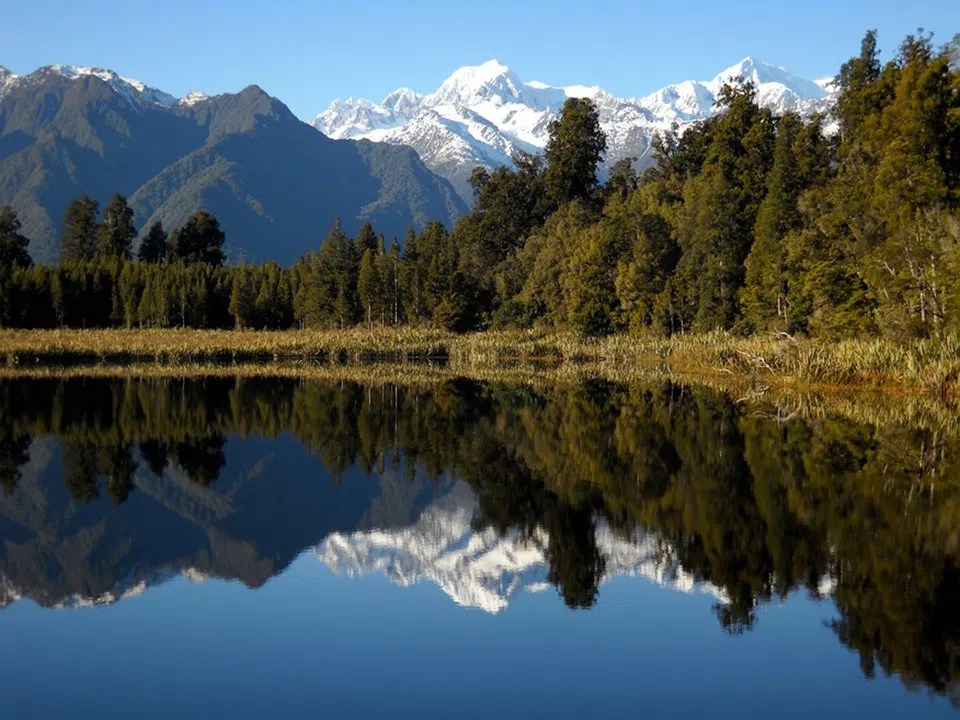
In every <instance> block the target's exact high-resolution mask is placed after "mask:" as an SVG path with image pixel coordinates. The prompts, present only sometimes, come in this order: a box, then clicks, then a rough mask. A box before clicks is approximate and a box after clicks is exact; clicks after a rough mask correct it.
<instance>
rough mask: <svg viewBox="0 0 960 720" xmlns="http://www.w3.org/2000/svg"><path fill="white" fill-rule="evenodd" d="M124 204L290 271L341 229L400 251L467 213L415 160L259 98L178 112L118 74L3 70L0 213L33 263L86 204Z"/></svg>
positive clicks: (197, 103) (250, 91) (172, 102)
mask: <svg viewBox="0 0 960 720" xmlns="http://www.w3.org/2000/svg"><path fill="white" fill-rule="evenodd" d="M84 192H86V193H88V194H90V195H91V196H93V197H95V198H96V199H98V200H100V202H101V206H103V205H104V204H105V203H106V201H107V200H108V199H109V197H110V195H111V194H112V193H114V192H120V193H123V194H124V195H127V196H128V197H129V200H130V204H131V206H132V207H133V208H134V210H135V213H136V222H137V224H138V225H139V226H141V227H146V226H148V225H149V224H150V223H152V222H153V221H154V220H161V221H162V222H163V224H164V226H166V227H167V228H172V227H175V226H178V225H180V224H182V223H183V222H184V220H185V219H186V218H187V217H188V216H189V215H190V213H192V212H193V211H195V210H197V209H199V208H201V207H203V208H206V209H208V210H210V211H211V212H213V213H214V214H215V215H216V216H217V217H218V218H219V219H220V222H221V226H222V227H223V229H224V230H225V231H226V233H227V250H228V255H229V256H230V257H232V258H233V259H238V258H245V259H249V260H254V261H260V260H268V259H273V260H277V261H279V262H281V263H289V262H291V261H293V260H294V259H296V258H297V257H298V256H299V255H301V254H302V253H304V252H305V251H307V250H309V249H311V248H315V247H317V246H318V244H319V243H320V241H321V239H322V238H323V236H324V235H325V234H326V232H327V230H328V228H329V227H330V225H331V223H332V222H333V220H334V218H335V217H340V218H341V220H342V222H343V225H344V227H345V229H346V230H347V231H348V232H352V231H354V230H356V228H357V227H358V226H359V224H360V222H361V221H362V220H364V219H369V220H371V221H372V222H373V223H374V225H375V227H376V228H377V230H378V231H381V232H383V233H384V234H386V235H387V237H388V238H390V237H391V236H393V235H398V236H400V237H401V238H402V237H403V235H404V233H405V231H406V228H407V226H408V225H410V224H413V225H415V226H421V225H423V224H424V223H426V222H427V221H428V220H432V219H440V220H442V221H444V222H445V223H447V224H448V225H449V224H452V222H453V221H454V220H455V219H456V218H457V217H458V216H459V215H460V214H462V213H464V212H465V211H466V209H467V208H466V205H465V203H464V202H463V201H462V200H461V199H460V198H459V197H458V196H457V194H456V193H455V192H454V190H453V188H452V187H451V185H450V184H449V183H448V182H447V181H446V180H444V179H442V178H440V177H438V176H436V175H434V174H433V173H432V172H431V171H430V170H428V169H427V168H426V166H425V165H424V164H423V163H422V162H421V161H420V159H419V157H418V156H417V154H416V153H415V152H414V151H413V150H412V149H410V148H407V147H402V146H396V145H387V144H381V143H374V142H369V141H353V140H331V139H329V138H327V137H325V136H324V135H323V134H322V133H320V132H318V131H317V130H316V129H314V128H313V127H311V126H309V125H307V124H305V123H303V122H301V121H300V120H298V119H297V118H296V117H295V116H294V115H293V113H291V112H290V110H289V109H288V108H287V107H286V106H285V105H284V104H283V103H281V102H280V101H279V100H277V99H275V98H273V97H270V96H269V95H267V94H266V93H265V92H264V91H263V90H261V89H260V88H258V87H256V86H250V87H247V88H245V89H244V90H242V91H241V92H239V93H236V94H224V95H218V96H215V97H206V96H202V95H197V94H191V95H189V96H187V98H184V99H182V100H178V99H176V98H174V97H172V96H170V95H167V94H166V93H163V92H161V91H159V90H155V89H153V88H149V87H146V86H145V85H143V84H142V83H139V82H137V81H135V80H130V79H127V78H123V77H121V76H119V75H117V74H116V73H114V72H112V71H108V70H98V69H92V68H77V67H69V66H50V67H46V68H41V69H40V70H37V71H36V72H34V73H32V74H30V75H27V76H24V77H17V76H14V75H12V74H11V73H10V72H9V71H7V70H5V69H3V68H0V205H3V204H10V205H12V206H13V207H14V209H15V210H16V211H17V213H18V214H19V216H20V218H21V220H22V222H23V226H24V234H25V235H27V236H28V237H30V238H31V245H30V252H31V254H32V255H33V257H34V259H35V260H37V261H41V262H53V261H55V260H56V258H57V254H58V245H59V241H58V238H59V226H60V221H61V218H62V216H63V213H64V210H65V209H66V207H67V204H68V203H69V202H70V200H71V199H72V198H74V197H76V196H77V195H79V194H81V193H84Z"/></svg>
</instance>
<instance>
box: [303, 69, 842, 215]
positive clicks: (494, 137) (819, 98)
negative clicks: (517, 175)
mask: <svg viewBox="0 0 960 720" xmlns="http://www.w3.org/2000/svg"><path fill="white" fill-rule="evenodd" d="M737 77H743V78H744V79H746V80H750V81H752V82H753V83H754V85H755V86H756V88H757V97H758V99H759V101H760V103H761V104H762V105H763V106H765V107H769V108H770V109H772V110H773V111H774V112H777V113H783V112H786V111H788V110H794V111H797V112H801V113H810V112H813V111H820V110H825V109H827V107H828V104H829V98H830V88H829V85H827V84H825V83H823V82H820V83H817V82H812V81H809V80H805V79H803V78H800V77H797V76H796V75H793V74H791V73H790V72H788V71H787V70H785V69H783V68H780V67H775V66H772V65H767V64H764V63H760V62H758V61H756V60H754V59H753V58H749V57H747V58H744V59H743V60H741V61H740V62H739V63H737V64H736V65H733V66H731V67H729V68H727V69H726V70H724V71H723V72H721V73H719V74H718V75H716V76H715V77H714V78H713V79H712V80H708V81H685V82H681V83H678V84H675V85H669V86H667V87H665V88H661V89H660V90H657V91H656V92H653V93H651V94H649V95H647V96H645V97H642V98H639V99H637V98H617V97H615V96H613V95H611V94H610V93H608V92H606V91H605V90H603V89H602V88H600V87H595V86H584V85H571V86H566V87H558V86H552V85H548V84H546V83H543V82H523V81H522V80H520V79H519V78H518V77H517V75H516V74H514V72H513V71H511V70H510V68H509V67H507V66H506V65H504V64H502V63H500V62H499V61H497V60H489V61H487V62H485V63H483V64H481V65H476V66H468V67H462V68H460V69H459V70H456V71H455V72H454V73H453V74H452V75H451V76H450V77H449V78H447V79H446V80H445V81H444V82H443V83H442V84H441V85H440V87H439V88H438V89H437V90H436V91H435V92H433V93H430V94H428V95H421V94H419V93H416V92H414V91H412V90H409V89H407V88H401V89H399V90H396V91H394V92H392V93H390V94H389V95H388V96H387V97H386V98H385V99H384V100H383V101H382V102H381V103H375V102H372V101H370V100H362V99H352V98H348V99H347V100H335V101H334V102H333V103H332V104H331V105H330V106H329V107H328V108H327V109H326V110H324V111H323V112H322V113H321V114H320V115H318V116H317V117H316V118H315V119H314V121H313V124H314V126H315V127H316V128H317V129H319V130H320V131H321V132H323V133H325V134H326V135H329V136H330V137H333V138H353V139H361V138H366V139H369V140H378V141H383V142H390V143H394V144H403V145H410V146H412V147H413V148H414V149H415V150H416V151H417V152H418V154H419V155H420V157H421V159H422V160H423V161H424V162H425V163H426V165H427V166H428V167H429V168H430V169H432V170H433V171H434V172H437V173H438V174H440V175H442V176H444V177H446V178H447V179H448V180H450V181H451V182H452V183H453V184H454V187H455V188H456V189H457V191H458V192H460V194H461V195H462V196H463V197H464V199H466V200H467V201H468V202H469V201H470V200H471V197H472V189H471V188H470V185H469V182H468V180H469V177H470V171H471V170H472V169H473V167H474V165H485V166H487V167H491V168H492V167H495V166H497V165H500V164H510V157H511V155H513V153H515V152H516V151H518V150H524V151H527V152H536V151H540V150H542V149H543V148H544V147H545V146H546V143H547V138H548V134H549V125H550V121H551V120H552V119H553V118H554V117H556V115H557V113H558V112H559V110H560V108H561V107H562V106H563V103H564V102H565V101H566V99H567V98H570V97H588V98H591V99H592V100H593V101H594V102H595V103H596V104H597V108H598V110H599V113H600V125H601V127H602V128H603V130H604V132H605V133H606V134H607V146H608V147H607V156H606V166H609V165H612V164H613V163H614V162H616V161H617V160H619V159H621V158H624V157H634V158H636V159H637V165H638V166H639V167H641V168H642V167H645V166H647V165H649V164H650V162H651V158H650V143H651V140H652V139H653V137H654V135H655V134H656V133H657V132H662V131H665V130H668V129H669V128H670V127H671V126H672V125H673V124H674V123H676V124H677V125H678V126H679V127H680V129H681V130H682V129H683V128H684V127H686V126H689V125H690V124H691V123H695V122H698V121H701V120H703V119H705V118H708V117H710V116H711V114H713V112H714V110H715V104H716V99H717V95H718V94H719V92H720V88H721V87H722V86H723V84H724V82H727V81H729V80H731V79H734V78H737Z"/></svg>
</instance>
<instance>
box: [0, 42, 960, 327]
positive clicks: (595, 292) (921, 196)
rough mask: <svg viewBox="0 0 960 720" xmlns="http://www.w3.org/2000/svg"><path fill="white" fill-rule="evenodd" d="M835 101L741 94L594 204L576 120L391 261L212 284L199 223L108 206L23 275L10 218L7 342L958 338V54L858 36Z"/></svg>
mask: <svg viewBox="0 0 960 720" xmlns="http://www.w3.org/2000/svg"><path fill="white" fill-rule="evenodd" d="M835 85H836V89H837V94H836V100H835V105H834V108H833V110H832V112H831V113H830V114H829V115H827V116H813V117H801V116H799V115H796V114H792V113H787V114H785V115H783V116H780V117H777V116H774V115H773V114H772V113H771V112H770V111H768V110H766V109H763V108H762V107H760V105H759V104H758V101H757V97H756V89H755V88H754V87H753V86H752V85H751V84H750V83H747V82H734V83H731V84H729V85H727V86H725V87H724V88H723V90H722V92H721V97H720V101H719V102H720V105H721V106H722V110H721V111H720V112H718V113H717V114H715V115H714V116H712V117H711V118H710V119H708V120H706V121H704V122H703V123H701V124H699V125H697V126H695V127H692V128H690V129H688V130H686V131H685V132H684V133H682V134H680V133H679V132H678V131H677V130H676V129H674V130H673V131H671V132H668V133H665V134H664V135H662V136H659V137H657V138H656V139H655V141H654V143H653V156H654V160H655V162H654V165H653V166H652V167H651V168H649V169H647V170H646V171H644V172H643V173H642V174H638V173H637V172H636V171H635V170H634V162H633V161H634V159H633V158H626V159H624V160H622V161H619V162H617V163H615V164H614V165H613V166H612V167H611V168H610V170H609V173H608V177H607V178H606V180H605V182H600V176H599V174H598V172H599V168H600V166H601V161H602V159H603V157H604V154H605V151H606V145H607V143H606V138H605V137H604V134H603V132H602V130H601V129H600V124H599V118H598V111H597V108H596V107H595V106H594V104H593V103H592V102H591V101H590V100H588V99H578V98H571V99H568V100H567V102H566V103H565V105H564V106H563V109H562V112H561V113H560V115H559V116H558V117H557V118H556V119H555V120H554V121H553V122H552V123H551V126H550V139H549V142H548V144H547V147H546V150H545V153H544V154H543V155H542V156H539V155H530V154H525V153H519V154H517V155H516V156H515V157H514V164H515V167H513V168H507V167H500V168H497V169H495V170H493V171H488V170H486V169H484V168H476V169H475V170H474V173H473V175H472V178H471V184H472V185H473V188H474V193H475V203H474V207H473V209H472V210H471V211H470V213H469V214H468V215H466V216H465V217H463V218H462V219H460V220H459V221H458V222H457V224H456V225H455V226H454V227H453V228H452V229H448V228H446V227H444V226H443V225H442V224H441V223H439V222H432V223H429V224H428V225H427V226H426V227H425V228H423V229H422V230H421V231H420V232H415V231H414V230H413V229H412V228H411V229H410V230H409V231H408V232H407V235H406V237H405V238H404V240H403V242H402V243H401V242H400V240H399V239H398V238H390V239H389V240H388V239H387V238H385V237H384V236H383V235H381V234H378V233H377V232H376V229H375V228H374V227H373V226H372V225H371V224H369V223H366V224H364V225H363V226H362V227H361V229H360V231H359V233H358V234H357V236H356V237H354V238H350V237H348V236H347V235H346V233H344V232H343V230H342V229H341V225H340V222H339V220H337V221H335V222H334V223H333V225H332V227H330V229H329V232H328V233H327V234H326V237H325V238H324V239H323V240H322V242H320V243H319V244H318V246H317V249H316V250H313V251H310V252H308V253H306V254H305V255H304V256H303V257H302V258H301V259H300V260H298V261H297V262H295V263H294V264H293V265H292V266H290V267H279V266H278V265H276V264H274V263H266V264H262V265H251V264H245V263H235V264H230V265H227V264H225V260H226V257H225V253H224V244H225V241H226V237H225V234H224V232H223V231H222V229H221V228H220V226H219V223H218V221H217V219H216V218H215V217H213V216H212V215H211V214H210V213H208V212H206V211H203V210H201V211H198V212H197V213H195V214H194V215H193V216H191V217H190V219H189V220H188V221H187V222H186V224H185V225H184V226H183V227H181V228H176V229H173V230H172V232H168V231H167V229H165V228H163V227H162V225H161V224H160V223H154V224H153V225H151V227H149V228H146V229H145V230H142V229H141V230H138V229H137V228H136V227H135V225H134V218H133V212H132V211H131V210H130V208H129V206H128V205H127V202H126V199H125V198H124V197H122V196H121V195H119V194H117V195H115V196H114V197H113V198H111V199H110V200H109V202H108V203H107V205H106V206H105V207H104V209H103V212H102V214H101V213H100V212H99V206H98V202H97V200H95V199H92V198H89V197H87V196H82V197H79V198H77V199H75V200H74V201H73V202H72V203H71V204H70V206H69V207H68V209H67V211H66V213H65V215H64V218H63V225H62V244H61V251H60V262H59V263H58V264H57V265H55V266H47V265H34V264H33V263H32V262H31V260H30V256H29V254H28V253H27V246H28V244H29V239H28V238H26V237H24V236H23V235H21V233H20V223H19V220H18V219H17V216H16V214H15V213H14V212H13V210H12V209H10V208H9V207H6V208H3V209H0V326H2V327H24V328H50V327H75V328H89V327H127V328H133V327H136V328H167V327H190V328H238V329H289V328H346V327H351V326H356V325H366V326H370V327H376V326H388V325H390V326H393V325H415V326H433V327H437V328H443V329H446V330H453V331H457V332H465V331H476V330H485V329H503V328H513V327H532V326H538V327H550V328H558V329H563V330H574V331H577V332H578V333H580V334H582V335H584V336H587V337H599V336H604V335H610V334H615V333H630V334H635V335H644V334H650V335H655V336H666V335H675V334H686V333H699V332H706V331H712V330H717V329H722V330H727V331H731V332H733V333H737V334H742V335H751V334H769V333H787V334H790V335H791V336H794V335H797V334H799V335H804V336H809V337H812V338H823V339H825V340H835V339H841V338H859V337H874V336H878V337H883V338H885V339H889V340H891V341H895V342H905V341H910V340H912V339H916V338H942V337H945V336H948V335H954V334H956V333H957V332H958V331H960V297H958V292H960V40H958V39H957V38H955V39H954V40H953V41H952V42H950V43H948V44H946V45H944V46H942V47H936V46H935V45H934V44H933V39H932V37H931V36H929V35H926V34H924V33H922V32H919V33H918V34H917V35H910V36H908V37H907V38H906V39H905V40H904V41H903V42H902V43H901V45H900V46H899V49H898V51H897V52H896V54H895V57H893V59H891V60H889V61H888V62H886V63H881V62H880V51H879V48H878V39H877V35H876V33H875V32H873V31H871V32H868V33H867V34H866V36H865V37H864V39H863V41H862V45H861V48H860V52H859V54H857V55H855V56H854V57H852V58H851V59H850V60H848V61H847V62H846V63H844V64H843V66H842V67H841V68H840V70H839V73H838V74H837V76H836V78H835ZM319 234H320V233H319V232H318V235H319ZM309 244H310V243H309V240H308V239H305V245H309Z"/></svg>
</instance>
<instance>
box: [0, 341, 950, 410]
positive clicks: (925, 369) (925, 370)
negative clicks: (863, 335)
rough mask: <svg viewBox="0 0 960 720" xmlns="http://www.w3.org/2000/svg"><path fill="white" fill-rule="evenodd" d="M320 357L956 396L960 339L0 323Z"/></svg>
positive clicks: (110, 345) (15, 359) (70, 347)
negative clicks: (119, 327)
mask: <svg viewBox="0 0 960 720" xmlns="http://www.w3.org/2000/svg"><path fill="white" fill-rule="evenodd" d="M291 360H319V361H323V362H336V363H358V362H370V361H389V362H401V363H403V362H409V361H418V360H437V361H443V362H448V363H449V365H450V366H451V368H453V369H454V370H456V371H458V372H471V373H475V372H477V371H478V370H481V369H483V370H497V371H502V370H503V368H504V367H506V366H511V365H512V366H518V365H522V364H528V363H529V364H542V365H547V366H549V367H551V368H554V369H557V368H561V367H563V368H567V369H568V370H569V369H572V370H576V371H577V372H580V371H584V370H589V371H591V372H599V373H600V374H604V375H616V376H619V377H629V376H632V375H637V376H640V375H650V374H651V373H654V374H655V373H660V374H662V375H684V376H695V377H699V378H707V377H721V376H732V377H737V378H745V379H749V380H751V381H757V382H766V383H769V384H774V385H800V386H830V385H836V386H844V385H868V386H874V387H883V386H893V387H898V388H903V389H909V390H922V391H925V392H935V393H938V394H940V395H942V396H946V397H952V396H953V394H954V390H955V385H956V382H957V378H958V377H960V338H955V337H950V338H947V339H944V340H918V341H915V342H912V343H908V344H896V343H891V342H888V341H885V340H881V339H868V340H843V341H838V342H826V341H817V340H808V339H795V338H791V337H789V336H785V335H779V336H774V335H769V336H759V337H752V338H742V337H736V336H733V335H730V334H728V333H722V332H715V333H707V334H702V335H686V336H676V337H671V338H656V337H646V338H644V337H631V336H625V335H615V336H612V337H608V338H603V339H599V340H590V339H584V338H581V337H578V336H577V335H575V334H573V333H566V332H558V331H552V330H513V331H502V332H483V333H473V334H467V335H455V334H452V333H448V332H444V331H442V330H434V329H429V328H410V327H402V328H364V327H356V328H350V329H347V330H293V331H283V332H257V331H230V330H189V329H186V330H2V331H0V364H5V365H6V366H7V367H21V368H22V367H24V366H30V365H37V364H44V363H87V364H102V363H123V362H152V363H157V364H161V365H177V364H184V363H213V362H219V363H224V362H226V363H236V362H262V361H275V362H283V361H291Z"/></svg>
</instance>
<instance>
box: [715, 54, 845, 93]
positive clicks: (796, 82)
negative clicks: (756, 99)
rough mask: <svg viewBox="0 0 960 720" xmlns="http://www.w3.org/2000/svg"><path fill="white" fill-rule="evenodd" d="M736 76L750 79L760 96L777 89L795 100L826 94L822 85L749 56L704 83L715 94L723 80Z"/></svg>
mask: <svg viewBox="0 0 960 720" xmlns="http://www.w3.org/2000/svg"><path fill="white" fill-rule="evenodd" d="M737 77H741V78H743V79H744V80H749V81H751V82H752V83H753V84H754V85H756V87H757V90H758V94H759V95H761V96H762V95H763V94H764V92H766V93H767V94H770V93H772V92H777V91H778V92H780V93H781V94H787V93H789V94H790V96H791V97H792V98H796V99H797V100H807V101H810V100H822V99H823V98H825V97H826V96H827V95H828V93H827V91H826V90H824V89H823V87H821V86H820V85H818V84H817V83H815V82H813V81H811V80H804V79H803V78H800V77H797V76H796V75H793V74H792V73H790V72H789V71H787V70H786V69H784V68H782V67H777V66H774V65H768V64H766V63H762V62H759V61H757V60H755V59H754V58H752V57H749V56H748V57H745V58H744V59H743V60H741V61H740V62H738V63H737V64H736V65H733V66H731V67H729V68H727V69H726V70H724V71H723V72H721V73H720V74H719V75H717V76H716V77H715V78H714V79H713V80H712V81H710V82H709V83H706V84H707V85H708V86H709V87H710V89H711V90H713V92H714V93H715V94H716V93H717V92H719V91H720V88H721V87H722V86H723V84H724V83H725V82H728V81H730V80H732V79H734V78H737ZM761 102H762V101H761Z"/></svg>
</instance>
